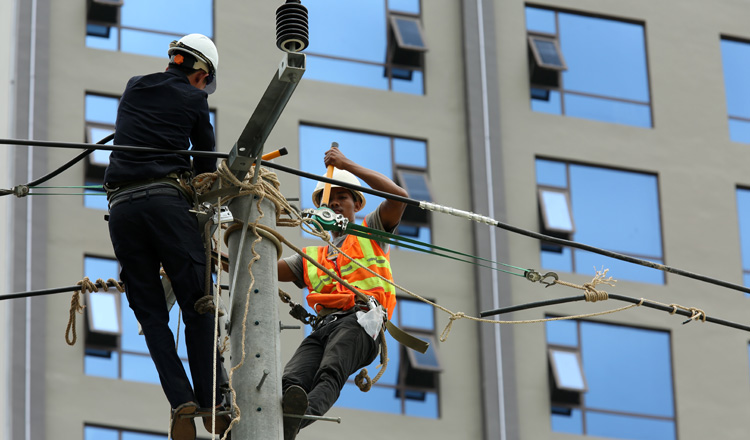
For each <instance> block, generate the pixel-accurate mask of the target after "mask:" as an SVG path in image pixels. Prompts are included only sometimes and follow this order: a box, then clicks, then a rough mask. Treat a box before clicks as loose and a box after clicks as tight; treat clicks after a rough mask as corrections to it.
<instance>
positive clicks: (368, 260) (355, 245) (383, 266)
mask: <svg viewBox="0 0 750 440" xmlns="http://www.w3.org/2000/svg"><path fill="white" fill-rule="evenodd" d="M365 226H367V224H365ZM340 248H341V250H342V252H343V253H345V254H346V255H349V256H350V257H351V258H352V259H353V260H356V261H357V262H359V263H360V264H361V265H362V266H364V267H367V268H369V269H370V270H372V271H373V272H375V273H377V274H380V275H381V276H383V278H385V279H387V280H389V281H391V282H392V281H393V274H392V273H391V262H390V257H389V254H390V251H389V252H388V253H385V252H383V249H381V247H380V244H379V243H377V242H375V241H373V240H370V239H368V238H363V237H357V236H355V235H348V236H347V237H346V238H345V239H344V243H343V244H342V245H341V246H340ZM304 252H305V253H306V254H307V255H309V256H311V257H312V258H313V259H315V261H317V262H318V263H320V264H321V265H323V267H325V268H326V269H328V270H330V271H332V272H334V273H335V274H336V275H338V276H340V277H341V278H342V279H343V280H344V281H346V282H348V283H349V284H351V285H352V286H354V287H356V288H357V289H358V290H359V291H360V292H362V293H364V294H366V295H370V296H372V297H374V298H375V299H376V300H377V301H378V302H379V303H380V304H381V305H382V306H383V308H385V309H386V310H387V311H388V319H390V318H391V316H392V315H393V310H394V309H395V308H396V288H395V287H393V286H392V285H390V284H388V283H386V282H385V281H383V280H381V279H380V278H378V277H376V276H375V275H373V274H371V273H370V272H368V271H366V270H365V269H363V268H362V267H361V266H360V264H357V263H355V262H354V261H351V260H350V259H349V258H347V257H346V256H344V255H343V254H338V255H335V256H333V257H332V258H331V259H329V258H328V246H308V247H306V248H304ZM303 261H304V274H305V284H306V285H307V289H308V290H309V291H310V293H309V294H308V295H307V304H309V305H310V307H312V308H313V310H315V311H316V312H319V311H320V309H321V308H322V307H326V308H329V309H341V310H348V309H350V308H352V307H354V302H355V300H356V297H355V295H354V293H353V292H352V291H350V290H349V289H347V288H346V287H344V286H341V285H339V284H340V283H339V282H338V281H336V280H335V279H333V278H331V277H330V276H328V274H326V273H325V272H323V271H322V270H320V269H318V268H317V267H315V265H314V264H312V263H310V262H309V261H307V259H303Z"/></svg>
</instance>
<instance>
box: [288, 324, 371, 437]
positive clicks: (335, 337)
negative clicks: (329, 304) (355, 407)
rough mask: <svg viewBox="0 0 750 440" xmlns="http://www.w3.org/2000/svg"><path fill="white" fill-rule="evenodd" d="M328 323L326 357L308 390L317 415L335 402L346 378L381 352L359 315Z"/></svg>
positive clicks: (306, 423)
mask: <svg viewBox="0 0 750 440" xmlns="http://www.w3.org/2000/svg"><path fill="white" fill-rule="evenodd" d="M327 326H331V327H330V328H329V329H328V330H329V331H330V333H329V335H328V337H327V341H326V345H325V349H324V352H323V358H322V360H321V362H320V368H319V369H318V371H317V373H316V375H315V380H314V385H313V389H312V390H311V391H310V392H309V393H308V400H309V402H310V407H309V412H310V413H311V414H313V415H318V416H322V415H324V414H325V413H326V412H327V411H328V410H329V409H330V408H331V407H332V406H333V404H334V403H336V400H337V399H338V398H339V394H340V393H341V389H342V388H344V384H345V383H346V380H347V378H348V377H349V376H350V375H352V374H353V373H354V372H356V371H357V370H358V369H359V368H362V367H366V366H367V365H369V364H370V363H371V362H372V361H373V360H375V357H377V355H378V344H377V343H376V342H375V341H374V340H373V339H372V338H371V337H370V336H368V335H367V333H366V332H365V331H364V329H363V328H362V327H361V326H360V325H359V323H358V322H357V316H356V315H354V314H351V315H349V316H346V317H344V318H342V319H339V320H337V321H335V322H333V323H331V324H327ZM324 328H325V327H324ZM310 423H312V422H311V421H310V420H303V421H302V425H301V426H302V427H305V426H307V425H309V424H310Z"/></svg>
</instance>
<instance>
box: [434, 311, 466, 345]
mask: <svg viewBox="0 0 750 440" xmlns="http://www.w3.org/2000/svg"><path fill="white" fill-rule="evenodd" d="M465 317H466V313H464V312H456V313H453V314H451V317H450V321H448V325H446V326H445V329H444V330H443V333H441V334H440V342H445V341H446V340H448V335H449V334H450V332H451V327H453V321H458V320H459V319H462V318H465Z"/></svg>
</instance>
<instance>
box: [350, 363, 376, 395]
mask: <svg viewBox="0 0 750 440" xmlns="http://www.w3.org/2000/svg"><path fill="white" fill-rule="evenodd" d="M354 383H355V384H356V385H357V386H358V387H359V390H360V391H362V392H365V393H366V392H367V391H370V388H372V380H370V375H369V374H367V368H363V369H362V371H360V372H359V374H358V375H357V377H355V378H354Z"/></svg>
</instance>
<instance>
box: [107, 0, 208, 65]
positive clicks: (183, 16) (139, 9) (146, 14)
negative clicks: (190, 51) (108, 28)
mask: <svg viewBox="0 0 750 440" xmlns="http://www.w3.org/2000/svg"><path fill="white" fill-rule="evenodd" d="M120 21H121V23H122V25H123V26H128V27H135V28H141V29H150V30H154V31H161V32H171V33H175V34H180V37H181V36H182V35H185V34H190V33H199V34H203V35H206V36H208V37H209V38H210V37H211V36H212V35H213V1H211V0H180V1H179V3H176V2H175V1H174V0H126V1H125V2H123V5H122V8H121V10H120ZM178 38H179V37H178ZM173 39H175V38H173ZM166 52H167V48H166V47H164V54H165V55H166Z"/></svg>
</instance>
